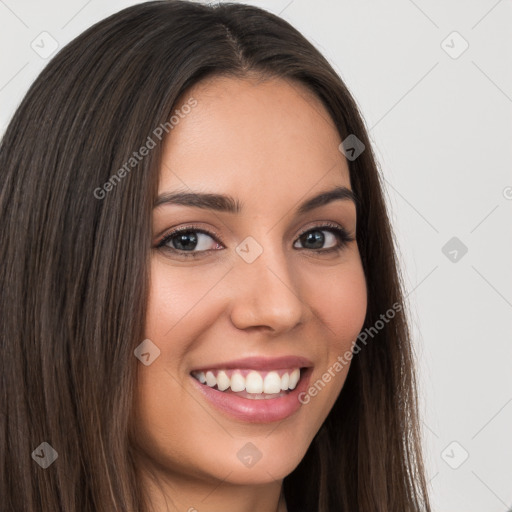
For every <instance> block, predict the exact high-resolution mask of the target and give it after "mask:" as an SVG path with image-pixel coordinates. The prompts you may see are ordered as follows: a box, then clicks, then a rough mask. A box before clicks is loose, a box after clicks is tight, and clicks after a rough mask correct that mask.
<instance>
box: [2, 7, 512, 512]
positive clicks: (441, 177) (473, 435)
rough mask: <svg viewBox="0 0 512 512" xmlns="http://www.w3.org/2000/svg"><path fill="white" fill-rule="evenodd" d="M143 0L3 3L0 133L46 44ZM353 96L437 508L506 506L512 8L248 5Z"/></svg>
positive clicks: (510, 493) (468, 511)
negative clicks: (264, 13)
mask: <svg viewBox="0 0 512 512" xmlns="http://www.w3.org/2000/svg"><path fill="white" fill-rule="evenodd" d="M135 3H139V2H137V1H122V0H111V1H109V2H108V3H107V2H101V1H100V0H89V1H87V0H45V1H42V0H38V1H36V0H0V47H1V48H2V51H1V54H0V59H1V61H0V62H1V66H0V132H1V133H3V131H4V130H5V127H6V126H7V124H8V123H9V120H10V118H11V116H12V114H13V113H14V110H15V109H16V106H17V105H18V103H19V102H20V100H21V99H22V97H23V95H24V94H25V92H26V91H27V89H28V87H29V85H30V84H31V83H32V81H33V80H34V79H35V78H36V76H37V75H38V74H39V72H40V71H41V70H42V68H43V67H44V66H45V64H46V63H47V62H48V61H49V59H51V55H49V56H48V55H45V52H49V51H51V50H52V49H53V48H52V45H53V46H56V45H58V47H59V48H60V47H62V46H63V45H65V44H66V43H67V42H69V41H70V40H71V39H73V38H74V37H76V36H77V35H78V34H80V33H81V32H82V31H83V30H85V29H86V28H88V27H89V26H90V25H92V24H93V23H95V22H96V21H99V20H100V19H103V18H105V17H106V16H107V15H109V14H112V13H114V12H116V11H118V10H120V9H122V8H124V7H127V6H128V5H132V4H135ZM245 3H251V4H253V5H258V6H261V7H263V8H265V9H267V10H269V11H272V12H274V13H275V14H279V15H280V16H282V17H283V18H284V19H286V20H287V21H289V22H290V23H291V24H292V25H294V26H295V27H296V28H298V29H299V30H300V31H301V32H302V33H303V34H304V35H305V36H306V37H307V38H308V39H309V40H310V41H311V42H312V43H313V44H314V45H315V46H316V47H317V48H318V49H319V50H320V51H321V52H322V53H323V54H324V55H325V56H326V57H327V58H328V60H329V61H330V62H331V63H332V65H333V66H334V68H335V69H336V70H337V72H338V73H339V74H340V76H341V77H342V79H343V80H344V81H345V83H346V84H347V86H348V87H349V89H350V91H351V92H352V94H353V95H354V97H355V98H356V101H357V103H358V105H359V107H360V109H361V112H362V115H363V117H364V120H365V123H366V126H367V128H368V130H369V132H370V137H371V139H372V141H373V145H374V148H375V151H376V154H377V158H378V161H379V166H380V168H381V170H382V174H383V177H384V179H385V186H386V192H387V196H388V204H389V208H390V212H391V218H392V222H393V226H394V229H395V233H396V237H397V241H398V246H399V251H400V261H401V265H402V272H403V275H404V281H405V283H406V293H407V298H408V301H409V302H410V306H411V313H412V316H411V321H412V327H413V338H414V339H413V342H414V347H415V352H416V355H417V358H418V361H419V374H420V396H421V410H422V414H423V419H422V425H423V429H424V445H425V452H426V455H427V469H428V479H429V482H430V487H431V495H432V501H433V504H434V511H436V512H482V511H487V512H505V511H507V510H509V509H512V371H511V368H512V343H511V339H512V322H511V318H512V286H511V284H512V236H511V235H512V232H511V222H510V220H511V219H512V173H511V164H512V154H511V146H512V144H511V142H512V122H511V121H512V116H511V114H512V65H511V63H512V52H511V49H512V38H511V30H510V27H511V26H512V3H511V2H510V0H508V1H507V0H499V1H496V0H485V1H484V0H482V1H476V0H471V1H451V2H442V1H440V0H435V1H430V2H427V1H425V0H423V1H421V0H416V1H412V0H393V1H391V2H371V1H369V0H359V1H357V2H356V1H348V0H342V1H335V0H315V1H313V0H274V1H260V2H258V1H247V2H245Z"/></svg>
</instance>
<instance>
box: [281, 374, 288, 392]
mask: <svg viewBox="0 0 512 512" xmlns="http://www.w3.org/2000/svg"><path fill="white" fill-rule="evenodd" d="M289 382H290V376H289V375H288V374H287V373H285V374H284V375H283V376H282V377H281V390H282V391H286V390H287V389H288V384H289Z"/></svg>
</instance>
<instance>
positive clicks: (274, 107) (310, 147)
mask: <svg viewBox="0 0 512 512" xmlns="http://www.w3.org/2000/svg"><path fill="white" fill-rule="evenodd" d="M191 98H193V99H194V100H195V101H197V104H196V105H195V106H194V107H193V108H191V109H184V110H183V112H182V115H181V116H180V119H179V122H178V123H177V124H176V125H175V126H174V127H173V129H172V130H171V131H170V133H169V135H168V136H167V139H166V142H165V146H164V153H163V159H162V167H161V173H160V184H159V192H163V191H170V190H173V189H177V188H180V189H183V188H184V187H185V188H187V187H190V188H191V189H194V190H198V189H199V190H206V191H218V192H224V193H229V194H231V195H233V196H235V197H241V198H245V199H246V201H245V202H250V199H251V196H252V197H254V199H255V200H256V199H257V200H258V201H259V202H260V204H261V201H264V200H265V199H266V200H268V201H270V202H271V201H276V200H277V201H284V200H287V199H288V198H289V199H290V201H297V200H298V199H299V198H300V197H301V196H303V195H304V194H307V193H308V192H309V191H311V190H313V188H315V189H316V188H322V189H325V188H326V187H329V186H337V185H338V186H345V187H347V188H350V178H349V172H348V164H347V161H346V159H345V157H344V155H343V154H342V153H341V152H340V151H339V150H338V146H339V144H340V142H341V139H340V136H339V134H338V131H337V130H336V127H335V125H334V123H333V121H332V119H331V118H330V116H329V114H328V112H327V110H326V109H325V107H324V106H323V104H322V103H321V101H320V100H319V99H318V98H317V97H316V96H315V95H314V94H313V93H312V92H311V91H309V90H308V89H307V88H306V87H305V86H303V85H302V84H299V83H297V82H291V81H285V80H283V79H278V78H272V79H267V80H264V81H262V80H256V79H252V78H250V79H239V78H231V77H215V78H213V79H208V80H206V81H203V82H200V83H198V84H196V85H195V86H194V87H192V88H191V89H189V90H188V91H187V92H186V93H185V94H183V95H182V97H181V98H180V102H179V103H178V104H177V106H176V109H178V110H180V107H181V106H182V105H185V104H186V103H187V102H190V100H191ZM184 112H187V113H186V114H184ZM263 196H264V197H263Z"/></svg>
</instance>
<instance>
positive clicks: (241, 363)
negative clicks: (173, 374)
mask: <svg viewBox="0 0 512 512" xmlns="http://www.w3.org/2000/svg"><path fill="white" fill-rule="evenodd" d="M310 366H313V363H312V362H311V361H310V360H309V359H307V358H305V357H299V356H282V357H245V358H243V359H235V360H231V361H225V362H222V363H213V364H209V365H204V366H201V367H200V368H194V369H193V370H192V371H202V370H221V369H226V370H233V369H236V368H247V369H250V370H280V369H283V368H303V367H310Z"/></svg>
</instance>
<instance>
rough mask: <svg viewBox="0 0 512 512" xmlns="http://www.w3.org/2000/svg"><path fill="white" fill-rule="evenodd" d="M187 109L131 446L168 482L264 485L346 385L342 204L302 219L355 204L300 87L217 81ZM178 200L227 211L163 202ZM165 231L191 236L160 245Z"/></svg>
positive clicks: (174, 147) (355, 267)
mask: <svg viewBox="0 0 512 512" xmlns="http://www.w3.org/2000/svg"><path fill="white" fill-rule="evenodd" d="M184 98H185V99H184V100H183V101H182V105H185V104H186V103H187V101H189V100H190V98H194V99H195V100H196V101H197V104H195V102H193V100H190V101H189V104H194V105H195V106H194V107H193V108H190V109H189V108H185V109H183V110H181V111H180V112H181V114H182V116H181V117H180V118H179V122H177V123H175V124H174V126H173V128H172V131H171V132H170V135H169V137H168V139H167V141H166V145H165V148H164V154H163V162H162V167H161V175H160V182H159V197H160V198H161V201H159V203H160V204H159V205H158V206H156V207H155V209H154V213H153V241H154V244H153V245H154V249H153V250H152V258H151V280H150V293H149V302H148V309H147V318H146V321H147V324H146V330H145V337H146V338H147V339H149V340H151V343H149V342H147V341H146V345H144V347H145V351H146V352H148V353H149V354H150V355H149V356H145V358H146V362H148V363H150V364H148V365H147V366H146V365H144V364H139V370H138V371H139V380H138V395H137V405H136V413H137V422H136V426H137V430H138V434H137V440H138V443H139V444H140V446H141V447H142V450H143V452H144V454H145V456H147V460H148V461H151V462H152V463H153V467H158V468H160V470H161V471H165V472H166V473H167V474H168V475H174V476H175V477H176V478H177V479H178V478H183V477H185V478H188V479H189V480H190V479H195V478H197V479H201V480H203V481H204V479H207V480H212V479H218V480H221V481H224V482H230V483H232V484H233V483H234V484H262V483H268V482H271V481H276V480H279V479H282V478H284V477H285V476H286V475H288V474H289V473H290V472H292V471H293V469H294V468H295V467H296V466H297V465H298V463H299V462H300V460H301V459H302V458H303V456H304V454H305V453H306V450H307V448H308V446H309V445H310V443H311V441H312V440H313V437H314V436H315V434H316V433H317V431H318V430H319V428H320V427H321V425H322V422H323V421H324V420H325V418H326V417H327V415H328V413H329V411H330V409H331V407H332V406H333V404H334V402H335V400H336V398H337V397H338V395H339V393H340V390H341V388H342V387H343V383H344V381H345V378H346V376H347V371H348V365H347V364H345V365H342V369H341V370H340V369H339V367H340V365H339V364H338V365H336V361H339V359H338V358H339V357H343V354H345V352H346V351H347V350H350V349H351V345H352V342H353V341H354V340H355V339H356V337H357V335H358V333H359V332H360V330H361V328H362V326H363V322H364V318H365V313H366V300H367V297H366V284H365V276H364V273H363V269H362V265H361V259H360V255H359V250H358V246H357V243H356V241H355V240H354V238H355V233H356V208H355V204H354V202H353V201H352V200H351V199H350V197H347V194H346V193H345V194H342V197H341V199H340V198H334V199H333V198H331V200H330V201H328V202H323V201H319V202H317V203H313V204H310V207H309V208H303V209H302V210H301V207H302V206H303V205H307V204H309V202H310V200H311V199H312V198H314V197H316V196H318V195H319V194H322V193H325V192H328V191H332V190H333V189H336V188H338V190H342V191H343V189H344V188H345V189H348V190H351V184H350V178H349V172H348V165H347V161H346V159H345V157H344V156H343V154H342V153H341V152H340V150H339V149H338V146H339V144H340V143H341V139H340V137H339V135H338V133H337V131H336V129H335V127H334V124H333V122H332V120H331V119H330V117H329V115H328V113H327V111H326V110H325V109H324V107H323V106H322V104H321V103H320V101H319V100H318V99H316V97H314V96H313V95H312V94H311V93H310V92H308V91H307V90H306V89H304V88H303V87H302V86H301V85H299V84H296V83H292V84H290V83H288V82H285V81H283V80H278V79H273V80H270V81H266V82H259V83H258V82H256V81H250V80H239V79H234V78H220V77H216V78H214V79H209V80H208V81H206V82H202V83H200V84H197V85H196V86H194V87H193V88H192V89H191V90H190V91H189V92H188V93H187V94H185V95H184ZM178 108H179V105H178ZM185 112H187V113H186V114H185ZM178 192H180V193H184V194H215V195H217V194H219V195H225V196H230V197H231V198H233V202H231V201H227V200H220V199H217V200H215V201H208V204H209V206H208V205H207V204H206V201H204V200H199V199H197V198H196V199H193V198H192V196H188V197H183V198H182V200H181V202H180V201H179V200H177V201H175V202H172V201H171V195H172V194H175V193H178ZM210 199H211V197H210ZM188 202H190V204H185V203H188ZM201 205H202V206H203V207H202V206H201ZM235 205H237V206H239V208H240V210H239V211H234V206H235ZM206 206H208V207H206ZM227 206H230V208H227ZM231 207H233V208H231ZM177 228H187V230H188V231H185V232H182V233H181V234H174V235H173V236H172V237H171V238H169V235H170V234H171V233H172V232H173V231H174V230H175V229H177ZM336 228H341V229H343V230H345V231H346V233H347V235H348V237H349V238H350V240H345V238H344V237H343V235H339V234H337V231H335V229H336ZM302 233H305V234H303V235H301V234H302ZM323 251H325V252H323ZM141 341H142V340H141ZM153 344H154V345H153ZM155 347H158V349H159V351H160V353H159V355H158V357H156V359H155V358H154V357H155V355H156V354H157V350H156V348H155ZM242 360H243V361H242ZM150 361H152V362H150ZM200 372H202V374H201V373H200ZM299 374H300V379H299V381H298V383H296V384H294V381H296V379H297V377H298V376H299ZM194 375H195V376H194ZM326 375H327V377H326ZM329 377H330V378H329ZM198 379H199V380H198ZM205 379H206V382H205V383H204V380H205ZM200 381H203V383H201V382H200ZM317 381H319V382H320V384H319V383H318V382H317ZM315 382H316V383H317V384H316V390H317V392H316V393H315V392H313V393H312V394H309V393H308V394H307V395H306V392H307V391H308V389H310V388H311V387H312V386H313V387H314V385H315ZM212 386H213V387H212ZM219 387H220V388H222V389H223V390H222V391H221V390H219V389H218V388H219ZM232 388H233V389H232ZM244 388H245V390H244ZM289 388H294V389H293V390H290V389H289ZM240 390H244V391H240ZM263 392H264V393H263ZM312 395H315V396H312ZM256 398H263V399H261V400H260V399H256Z"/></svg>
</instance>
